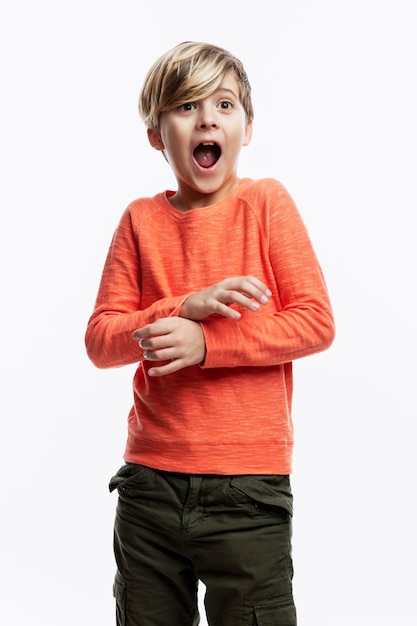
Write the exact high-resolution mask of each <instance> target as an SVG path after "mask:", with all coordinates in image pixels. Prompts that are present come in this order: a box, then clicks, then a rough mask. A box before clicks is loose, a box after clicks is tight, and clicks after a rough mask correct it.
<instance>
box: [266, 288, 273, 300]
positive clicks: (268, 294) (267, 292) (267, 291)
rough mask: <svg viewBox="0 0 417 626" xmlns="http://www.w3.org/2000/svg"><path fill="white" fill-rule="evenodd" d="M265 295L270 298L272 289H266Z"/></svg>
mask: <svg viewBox="0 0 417 626" xmlns="http://www.w3.org/2000/svg"><path fill="white" fill-rule="evenodd" d="M265 293H266V295H267V296H268V298H270V297H271V296H272V291H271V290H270V289H267V290H266V291H265Z"/></svg>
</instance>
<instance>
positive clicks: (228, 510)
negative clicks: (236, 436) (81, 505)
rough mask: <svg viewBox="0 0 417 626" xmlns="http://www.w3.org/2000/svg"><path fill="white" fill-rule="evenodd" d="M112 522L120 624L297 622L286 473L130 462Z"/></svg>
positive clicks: (114, 485) (257, 625)
mask: <svg viewBox="0 0 417 626" xmlns="http://www.w3.org/2000/svg"><path fill="white" fill-rule="evenodd" d="M109 487H110V491H113V490H114V489H117V490H118V494H119V497H118V504H117V511H116V520H115V528H114V552H115V557H116V563H117V573H116V577H115V582H114V596H115V599H116V616H117V617H116V621H117V626H197V624H198V623H199V615H198V609H197V591H198V581H199V580H201V581H202V582H203V583H204V584H205V586H206V595H205V600H204V604H205V609H206V613H207V619H208V623H209V624H210V626H296V611H295V607H294V602H293V597H292V575H293V568H292V559H291V516H292V495H291V488H290V480H289V477H288V476H212V475H204V476H201V475H188V474H176V473H170V472H163V471H159V470H154V469H151V468H148V467H144V466H141V465H134V464H131V463H128V464H126V465H124V466H123V467H122V468H121V469H120V470H119V471H118V472H117V474H116V475H115V476H114V477H113V478H112V479H111V481H110V485H109Z"/></svg>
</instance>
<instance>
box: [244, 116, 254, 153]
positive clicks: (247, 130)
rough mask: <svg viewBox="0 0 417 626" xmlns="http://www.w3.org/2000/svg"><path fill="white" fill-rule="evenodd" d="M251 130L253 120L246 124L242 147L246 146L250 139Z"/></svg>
mask: <svg viewBox="0 0 417 626" xmlns="http://www.w3.org/2000/svg"><path fill="white" fill-rule="evenodd" d="M252 130H253V120H252V119H250V120H249V122H248V123H247V124H246V130H245V136H244V139H243V144H242V145H243V146H248V145H249V144H250V142H251V139H252Z"/></svg>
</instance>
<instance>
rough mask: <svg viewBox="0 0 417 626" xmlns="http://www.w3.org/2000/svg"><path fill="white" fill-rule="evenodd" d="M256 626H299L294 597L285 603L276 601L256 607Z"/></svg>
mask: <svg viewBox="0 0 417 626" xmlns="http://www.w3.org/2000/svg"><path fill="white" fill-rule="evenodd" d="M254 612H255V620H254V624H255V625H256V626H297V616H296V611H295V606H294V603H293V602H292V599H288V601H287V602H285V603H278V602H274V603H271V604H265V605H259V606H255V607H254Z"/></svg>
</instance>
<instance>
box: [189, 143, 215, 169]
mask: <svg viewBox="0 0 417 626" xmlns="http://www.w3.org/2000/svg"><path fill="white" fill-rule="evenodd" d="M194 158H195V160H196V161H197V163H198V164H199V165H200V167H211V166H212V165H214V164H215V163H216V161H217V159H218V158H219V149H218V147H217V146H203V145H199V146H197V148H196V149H195V150H194Z"/></svg>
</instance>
